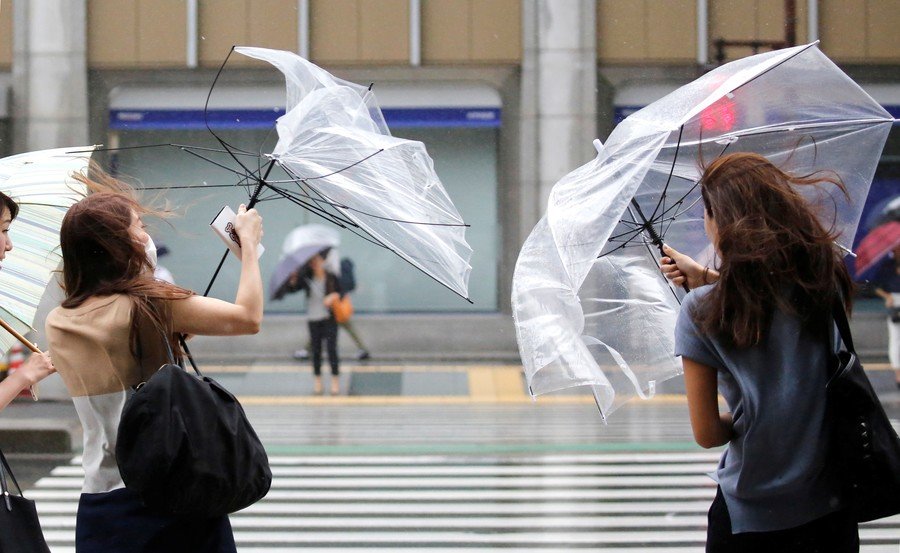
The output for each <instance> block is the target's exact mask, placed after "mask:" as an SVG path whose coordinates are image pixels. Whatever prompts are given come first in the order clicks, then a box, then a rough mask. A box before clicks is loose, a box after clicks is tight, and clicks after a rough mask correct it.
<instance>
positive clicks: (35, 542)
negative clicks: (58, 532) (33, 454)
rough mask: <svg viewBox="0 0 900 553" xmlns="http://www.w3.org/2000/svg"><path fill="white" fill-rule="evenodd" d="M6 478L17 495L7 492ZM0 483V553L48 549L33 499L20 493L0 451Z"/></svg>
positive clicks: (43, 552) (37, 552) (42, 552)
mask: <svg viewBox="0 0 900 553" xmlns="http://www.w3.org/2000/svg"><path fill="white" fill-rule="evenodd" d="M7 479H9V480H12V483H13V484H15V486H16V489H17V490H18V491H19V495H14V494H11V493H10V491H9V482H8V480H7ZM0 485H2V487H3V499H2V500H0V553H50V548H49V547H47V542H46V541H44V533H43V532H42V531H41V523H40V521H39V520H38V515H37V510H36V509H35V507H34V501H32V500H30V499H25V496H24V495H22V488H21V487H20V486H19V482H18V481H17V480H16V477H15V475H14V474H13V472H12V469H11V468H10V467H9V463H8V462H7V461H6V456H5V455H3V452H2V451H0Z"/></svg>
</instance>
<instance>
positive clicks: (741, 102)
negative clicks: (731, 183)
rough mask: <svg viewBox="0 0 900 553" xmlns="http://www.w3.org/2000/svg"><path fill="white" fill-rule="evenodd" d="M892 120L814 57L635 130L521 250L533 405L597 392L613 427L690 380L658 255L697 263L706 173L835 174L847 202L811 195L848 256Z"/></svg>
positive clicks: (690, 91)
mask: <svg viewBox="0 0 900 553" xmlns="http://www.w3.org/2000/svg"><path fill="white" fill-rule="evenodd" d="M892 124H893V118H892V117H891V116H890V115H889V114H888V113H887V112H886V111H885V110H884V109H883V108H882V107H881V106H880V105H879V104H878V103H877V102H875V101H874V100H872V98H871V97H869V96H868V95H867V94H866V93H865V92H864V91H863V90H862V89H861V88H860V87H859V86H858V85H856V84H855V83H854V82H853V81H852V80H851V79H850V78H849V77H848V76H847V75H845V74H844V73H843V72H842V71H841V70H840V69H838V67H837V66H836V65H834V64H833V63H832V62H831V61H830V60H829V59H828V58H827V57H826V56H825V55H824V54H822V52H820V51H819V49H818V47H817V46H816V45H815V44H810V45H805V46H799V47H795V48H788V49H783V50H777V51H773V52H767V53H764V54H759V55H756V56H751V57H748V58H744V59H741V60H737V61H734V62H731V63H728V64H726V65H723V66H721V67H719V68H717V69H715V70H713V71H711V72H709V73H707V74H706V75H704V76H703V77H701V78H699V79H697V80H696V81H694V82H691V83H689V84H687V85H685V86H683V87H681V88H679V89H678V90H676V91H675V92H673V93H671V94H669V95H668V96H666V97H664V98H662V99H660V100H658V101H657V102H654V103H652V104H650V105H649V106H647V107H645V108H643V109H641V110H640V111H638V112H636V113H634V114H632V115H631V116H629V117H628V118H627V119H626V120H625V121H623V122H622V123H621V124H619V125H618V126H617V127H616V129H615V130H614V131H613V133H612V134H611V135H610V137H609V140H608V141H607V143H606V145H605V146H600V145H599V144H598V155H597V157H596V158H595V159H594V160H592V161H590V162H589V163H587V164H585V165H584V166H582V167H580V168H578V169H576V170H575V171H573V172H572V173H570V174H568V175H566V176H565V177H563V178H562V179H561V180H560V181H559V182H558V183H557V184H556V185H555V186H554V187H553V189H552V191H551V193H550V198H549V200H548V205H547V212H546V215H545V216H544V217H543V218H542V219H541V220H540V222H539V223H538V224H537V226H536V227H535V228H534V230H533V231H532V233H531V235H530V236H529V237H528V239H527V240H526V242H525V244H524V246H523V247H522V250H521V253H520V254H519V259H518V262H517V264H516V269H515V273H514V277H513V291H512V306H513V315H514V318H515V324H516V332H517V338H518V343H519V350H520V353H521V356H522V361H523V364H524V369H525V375H526V378H527V381H528V385H529V389H530V391H531V393H532V394H533V395H539V394H543V393H547V392H553V391H557V390H561V389H564V388H570V387H575V386H585V387H588V388H590V390H591V392H592V393H593V395H594V398H595V400H596V402H597V405H598V407H599V408H600V412H601V415H602V416H603V418H604V419H605V417H606V416H607V415H608V414H609V413H611V412H612V411H613V410H615V409H616V408H617V407H618V406H619V405H621V404H622V402H623V401H625V400H627V399H629V398H630V397H633V396H635V395H638V396H640V397H644V398H646V397H650V396H652V395H653V394H654V393H655V391H656V386H657V385H658V384H659V383H660V382H662V381H664V380H666V379H668V378H671V377H673V376H676V375H678V374H680V372H681V368H680V363H679V362H678V360H677V359H676V358H675V357H674V355H673V352H674V326H675V319H676V316H677V313H678V310H679V307H680V301H679V297H680V295H681V294H683V293H684V292H683V291H681V290H676V289H673V288H672V287H671V285H670V284H669V283H668V281H666V279H665V278H663V277H662V275H661V273H660V271H659V267H658V259H659V257H660V256H661V248H662V244H663V241H664V240H665V241H667V242H669V243H671V244H673V245H674V246H675V247H676V248H677V249H679V250H680V251H682V252H685V253H687V254H689V255H691V256H692V257H695V258H697V259H699V260H700V261H701V262H707V263H710V262H712V259H713V253H712V248H711V246H710V244H709V242H708V241H707V239H706V236H705V233H704V231H703V211H702V210H703V207H702V205H701V200H700V192H699V184H698V179H699V177H700V174H701V166H702V164H703V163H704V162H706V163H708V162H709V161H711V160H713V159H715V158H716V157H717V156H720V155H722V154H724V153H731V152H740V151H746V152H756V153H759V154H762V155H764V156H766V157H768V158H769V159H771V160H772V161H773V162H774V163H776V164H777V165H779V166H781V167H782V168H784V169H785V170H788V171H790V172H793V173H797V174H810V173H814V172H816V171H832V173H830V174H831V175H834V174H835V173H836V174H837V176H838V177H840V178H841V179H842V181H843V182H844V184H845V185H846V186H847V189H848V191H849V196H850V197H849V199H848V198H846V197H844V195H843V194H842V193H841V192H840V191H838V190H837V189H836V187H830V188H829V187H826V186H822V187H813V188H814V190H810V191H807V192H805V196H806V198H807V199H808V200H809V201H810V202H812V203H813V204H814V205H815V207H816V210H817V213H818V214H819V216H820V217H821V219H822V221H823V222H824V223H825V225H826V227H827V228H834V229H835V230H837V231H838V233H839V234H840V238H839V239H838V242H839V244H840V245H841V246H842V247H844V248H849V247H850V246H851V243H852V240H853V236H854V234H855V231H856V227H857V224H858V222H859V218H860V214H861V211H862V208H863V204H864V203H865V198H866V195H867V193H868V189H869V185H870V184H871V180H872V176H873V174H874V171H875V168H876V165H877V163H878V159H879V157H880V154H881V150H882V147H883V145H884V142H885V140H886V138H887V134H888V132H889V130H890V128H891V125H892Z"/></svg>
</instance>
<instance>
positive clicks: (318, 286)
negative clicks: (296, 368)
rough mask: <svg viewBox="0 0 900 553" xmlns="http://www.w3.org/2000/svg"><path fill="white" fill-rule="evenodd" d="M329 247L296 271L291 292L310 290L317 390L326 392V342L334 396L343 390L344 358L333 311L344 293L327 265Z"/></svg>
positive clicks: (308, 301) (309, 319) (290, 282)
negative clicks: (341, 374)
mask: <svg viewBox="0 0 900 553" xmlns="http://www.w3.org/2000/svg"><path fill="white" fill-rule="evenodd" d="M327 255H328V250H324V251H321V252H319V253H317V254H316V255H314V256H312V258H311V259H310V260H309V261H308V262H307V263H306V265H304V266H303V267H301V268H300V269H298V270H297V271H294V272H293V273H292V274H291V277H290V279H289V280H288V283H287V285H288V291H291V292H296V291H299V290H305V291H306V310H307V324H308V325H309V339H310V346H311V348H310V349H311V350H312V365H313V374H314V378H315V380H314V382H313V393H314V394H316V395H320V394H321V393H322V341H324V342H325V348H326V349H327V350H328V364H329V365H330V366H331V395H337V394H339V393H340V392H341V383H340V380H339V379H338V376H339V375H340V361H339V360H338V352H337V330H338V328H337V321H336V320H335V318H334V313H333V312H332V310H331V306H332V304H333V303H334V302H335V300H337V299H338V298H339V297H340V296H342V295H343V291H342V290H341V283H340V280H339V279H338V277H337V276H336V275H335V274H334V273H332V272H330V271H328V270H327V269H326V268H325V258H326V257H327Z"/></svg>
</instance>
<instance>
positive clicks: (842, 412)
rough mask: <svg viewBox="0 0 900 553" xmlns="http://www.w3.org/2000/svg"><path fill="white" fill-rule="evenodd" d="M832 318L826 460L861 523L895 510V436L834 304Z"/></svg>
mask: <svg viewBox="0 0 900 553" xmlns="http://www.w3.org/2000/svg"><path fill="white" fill-rule="evenodd" d="M833 316H834V320H835V323H836V324H837V327H838V330H839V331H840V334H841V339H842V341H843V347H842V348H841V349H840V350H839V351H838V352H837V354H836V355H835V359H834V370H833V371H832V372H831V374H830V377H829V379H828V383H827V387H826V397H827V400H826V401H827V413H828V416H829V419H830V424H831V449H830V452H829V455H830V462H831V463H832V464H833V465H834V467H835V468H836V469H837V474H838V477H839V479H840V482H841V486H842V490H841V491H842V497H843V501H844V508H845V509H846V510H847V511H848V512H850V513H851V514H852V515H853V516H854V517H855V518H856V520H857V521H858V522H866V521H869V520H875V519H879V518H884V517H887V516H891V515H894V514H897V513H900V438H898V436H897V432H896V431H895V430H894V428H893V427H892V426H891V423H890V421H889V420H888V418H887V415H886V414H885V412H884V408H883V407H882V406H881V403H880V402H879V400H878V396H877V395H875V390H874V389H872V384H871V383H870V382H869V378H868V377H867V376H866V373H865V371H864V370H863V366H862V364H861V363H860V361H859V358H858V357H857V355H856V350H855V348H854V347H853V337H852V335H851V334H850V324H849V322H848V321H847V313H846V311H845V310H844V306H843V305H842V304H841V303H840V302H838V303H836V304H835V305H834V308H833Z"/></svg>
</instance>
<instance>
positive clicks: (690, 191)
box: [660, 142, 733, 237]
mask: <svg viewBox="0 0 900 553" xmlns="http://www.w3.org/2000/svg"><path fill="white" fill-rule="evenodd" d="M732 144H733V142H727V143H726V144H725V147H724V148H722V151H721V152H719V155H717V156H716V158H720V157H722V156H723V155H725V152H726V151H728V148H730V147H731V145H732ZM674 165H675V164H674V161H673V163H672V166H673V167H674ZM699 186H700V181H699V180H698V181H697V182H695V183H694V184H693V185H692V186H691V188H690V190H688V191H687V192H685V193H684V194H682V196H681V197H680V198H678V200H676V201H675V203H673V204H672V207H670V208H669V209H670V210H671V209H675V208H677V206H679V205H681V204H683V203H684V200H686V199H687V197H688V196H690V195H691V194H692V193H693V192H694V190H696V189H697V188H698V187H699ZM700 199H702V197H701V198H698V201H699V200H700ZM696 204H697V202H696V201H695V202H693V203H692V204H691V206H690V207H689V208H688V210H689V209H691V208H693V207H694V206H695V205H696ZM686 212H687V210H685V211H682V212H681V213H682V214H683V213H686ZM665 214H666V212H663V213H661V214H660V216H661V217H662V216H664V215H665ZM677 217H678V212H677V209H676V213H675V215H673V216H672V217H671V219H670V222H669V226H668V227H666V231H665V232H663V233H662V236H663V237H665V235H666V234H665V233H666V232H668V229H669V228H670V227H671V226H672V223H674V222H675V219H676V218H677Z"/></svg>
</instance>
